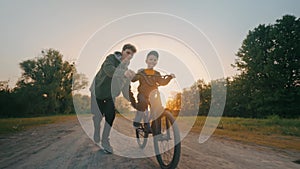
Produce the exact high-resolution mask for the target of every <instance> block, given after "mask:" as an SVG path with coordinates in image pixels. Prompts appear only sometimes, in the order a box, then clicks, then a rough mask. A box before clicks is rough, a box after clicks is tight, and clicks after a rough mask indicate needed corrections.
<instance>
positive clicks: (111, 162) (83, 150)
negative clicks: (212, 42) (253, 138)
mask: <svg viewBox="0 0 300 169" xmlns="http://www.w3.org/2000/svg"><path fill="white" fill-rule="evenodd" d="M114 125H115V128H116V129H117V130H122V129H124V126H127V127H125V129H127V130H126V132H127V134H132V133H133V132H132V130H128V127H129V126H130V123H129V122H128V121H126V120H122V119H117V123H115V124H114ZM124 131H125V130H124ZM126 132H124V133H126ZM198 136H199V135H198V134H197V133H190V134H189V135H188V137H186V138H185V139H184V141H183V142H182V154H181V159H180V163H179V166H178V168H214V169H218V168H243V169H247V168H249V169H253V168H264V169H266V168H270V169H271V168H272V169H276V168H278V169H282V168H300V164H296V163H294V162H293V161H295V160H299V159H300V152H292V151H282V150H275V149H271V148H267V147H261V146H256V145H245V144H242V143H239V142H235V141H231V140H229V139H222V138H218V137H212V138H211V139H209V140H208V141H207V142H206V143H204V144H199V143H198V142H197V140H198ZM112 139H113V137H112ZM151 141H152V140H151ZM123 144H126V143H123ZM112 145H113V146H114V144H112ZM0 148H1V152H0V168H13V169H15V168H30V169H31V168H47V169H54V168H80V169H81V168H89V169H94V168H95V169H96V168H97V169H99V168H105V169H106V168H108V169H110V168H143V169H144V168H145V169H147V168H149V169H150V168H159V165H158V163H157V162H156V158H155V157H149V158H141V159H133V158H126V157H122V156H118V155H110V154H105V153H103V152H102V151H101V150H100V148H99V147H98V146H97V145H95V144H94V143H93V141H92V140H91V139H90V138H89V137H88V136H87V135H86V133H85V132H84V131H83V130H82V128H81V125H80V124H79V123H78V121H75V120H74V121H69V122H65V123H59V124H51V125H46V126H42V127H38V128H36V129H30V130H28V131H25V132H21V133H18V134H13V135H9V136H2V137H1V138H0Z"/></svg>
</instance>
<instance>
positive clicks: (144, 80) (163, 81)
mask: <svg viewBox="0 0 300 169" xmlns="http://www.w3.org/2000/svg"><path fill="white" fill-rule="evenodd" d="M158 57H159V55H158V52H157V51H150V52H149V53H148V54H147V57H146V64H147V69H140V70H139V71H138V73H137V74H136V75H135V76H134V77H133V79H132V80H131V82H136V81H139V83H140V84H139V86H138V95H137V100H138V102H137V105H136V109H137V110H138V111H137V113H136V116H135V119H134V121H133V126H134V127H136V128H137V127H139V126H140V121H141V119H142V117H143V115H144V112H145V111H148V105H149V104H150V102H149V95H150V93H151V92H152V91H153V90H155V89H157V88H158V86H165V85H167V84H168V83H169V82H170V81H171V79H172V78H175V75H174V74H171V75H170V76H167V78H163V77H162V76H161V75H160V73H159V72H158V71H156V70H154V67H155V66H156V64H157V61H158Z"/></svg>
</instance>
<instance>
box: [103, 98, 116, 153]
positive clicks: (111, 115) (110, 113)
mask: <svg viewBox="0 0 300 169" xmlns="http://www.w3.org/2000/svg"><path fill="white" fill-rule="evenodd" d="M101 110H103V112H104V114H105V125H104V129H103V133H102V144H101V145H102V147H103V148H104V149H105V150H107V151H109V152H111V153H112V152H113V149H112V147H111V145H110V142H109V134H110V130H111V127H112V125H113V122H114V119H115V117H116V112H115V105H114V101H113V99H107V100H104V101H103V109H101Z"/></svg>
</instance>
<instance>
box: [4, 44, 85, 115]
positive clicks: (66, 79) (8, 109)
mask: <svg viewBox="0 0 300 169" xmlns="http://www.w3.org/2000/svg"><path fill="white" fill-rule="evenodd" d="M19 65H20V68H21V69H22V75H21V77H20V78H19V80H18V81H17V84H16V86H15V87H14V88H12V89H11V88H9V86H8V81H0V117H32V116H45V115H55V114H72V113H75V110H74V105H73V99H72V91H76V90H79V89H81V88H83V87H85V86H86V85H87V79H86V77H85V76H84V75H83V74H78V73H77V72H76V68H75V66H74V64H73V63H69V62H68V61H63V55H62V54H61V53H60V52H59V51H57V50H54V49H46V50H43V51H42V52H41V56H40V57H37V58H35V59H29V60H26V61H23V62H21V63H20V64H19ZM73 77H74V79H75V80H74V81H73ZM76 97H82V96H80V95H76Z"/></svg>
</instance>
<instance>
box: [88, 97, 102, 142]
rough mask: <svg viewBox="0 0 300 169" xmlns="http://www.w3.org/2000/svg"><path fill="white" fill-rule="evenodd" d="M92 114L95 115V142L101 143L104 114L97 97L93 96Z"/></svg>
mask: <svg viewBox="0 0 300 169" xmlns="http://www.w3.org/2000/svg"><path fill="white" fill-rule="evenodd" d="M91 112H92V114H93V123H94V141H95V142H96V143H99V142H100V123H101V120H102V113H101V112H100V109H99V106H98V103H97V100H96V96H95V95H93V94H91Z"/></svg>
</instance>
